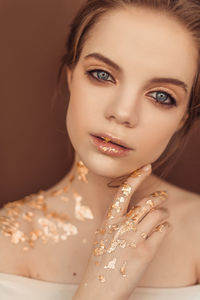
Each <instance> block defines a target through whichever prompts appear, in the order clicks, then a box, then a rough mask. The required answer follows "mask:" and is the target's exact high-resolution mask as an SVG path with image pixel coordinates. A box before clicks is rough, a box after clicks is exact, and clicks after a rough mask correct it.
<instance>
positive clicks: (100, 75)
mask: <svg viewBox="0 0 200 300" xmlns="http://www.w3.org/2000/svg"><path fill="white" fill-rule="evenodd" d="M86 73H87V74H88V75H89V76H91V77H92V78H94V79H96V80H98V81H110V80H108V78H109V77H111V78H112V76H111V75H110V74H109V73H108V72H106V71H104V70H91V71H87V72H86ZM95 73H96V75H97V76H94V75H93V74H95Z"/></svg>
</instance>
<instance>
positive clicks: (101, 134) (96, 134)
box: [91, 132, 133, 150]
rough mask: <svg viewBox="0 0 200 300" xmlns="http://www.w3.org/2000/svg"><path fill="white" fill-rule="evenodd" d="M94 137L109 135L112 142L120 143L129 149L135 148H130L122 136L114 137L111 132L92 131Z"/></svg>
mask: <svg viewBox="0 0 200 300" xmlns="http://www.w3.org/2000/svg"><path fill="white" fill-rule="evenodd" d="M91 135H92V136H94V137H107V138H109V139H110V140H111V142H113V143H116V144H118V145H119V146H124V147H125V148H126V149H128V150H133V148H130V147H129V146H128V145H127V144H126V143H125V142H123V141H122V140H121V139H120V138H117V137H114V136H113V135H111V134H109V133H101V132H100V133H94V134H93V133H92V134H91Z"/></svg>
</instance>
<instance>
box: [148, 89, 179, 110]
mask: <svg viewBox="0 0 200 300" xmlns="http://www.w3.org/2000/svg"><path fill="white" fill-rule="evenodd" d="M149 94H156V95H157V96H155V101H156V103H158V104H161V105H166V106H167V105H168V106H172V105H174V106H176V100H175V99H174V97H173V96H172V95H171V94H169V93H167V92H164V91H154V92H151V93H149ZM167 100H168V101H170V102H167Z"/></svg>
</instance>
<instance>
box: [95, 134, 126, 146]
mask: <svg viewBox="0 0 200 300" xmlns="http://www.w3.org/2000/svg"><path fill="white" fill-rule="evenodd" d="M94 136H95V137H97V138H99V139H101V140H102V141H107V143H108V142H109V143H111V144H113V145H117V146H120V147H122V148H124V149H130V148H127V147H125V146H122V145H120V144H117V143H114V142H113V141H112V140H108V139H107V140H106V139H105V138H102V137H100V136H97V135H94Z"/></svg>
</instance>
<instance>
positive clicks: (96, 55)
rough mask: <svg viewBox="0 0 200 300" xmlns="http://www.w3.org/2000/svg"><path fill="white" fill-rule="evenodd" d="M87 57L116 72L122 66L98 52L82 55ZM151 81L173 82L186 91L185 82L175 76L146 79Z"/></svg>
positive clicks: (149, 82)
mask: <svg viewBox="0 0 200 300" xmlns="http://www.w3.org/2000/svg"><path fill="white" fill-rule="evenodd" d="M89 58H96V59H97V60H100V61H102V62H104V63H105V64H107V65H109V66H110V67H112V68H113V69H115V70H116V71H118V72H121V73H122V68H121V67H120V66H118V65H117V64H116V63H115V62H114V61H112V60H111V59H109V58H108V57H106V56H104V55H102V54H100V53H96V52H94V53H90V54H88V55H86V56H85V57H84V59H89ZM152 83H170V84H174V85H176V86H179V87H181V88H183V89H184V91H185V93H188V86H187V84H186V83H185V82H183V81H181V80H179V79H176V78H166V77H155V78H152V79H150V80H149V81H148V84H152Z"/></svg>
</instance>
